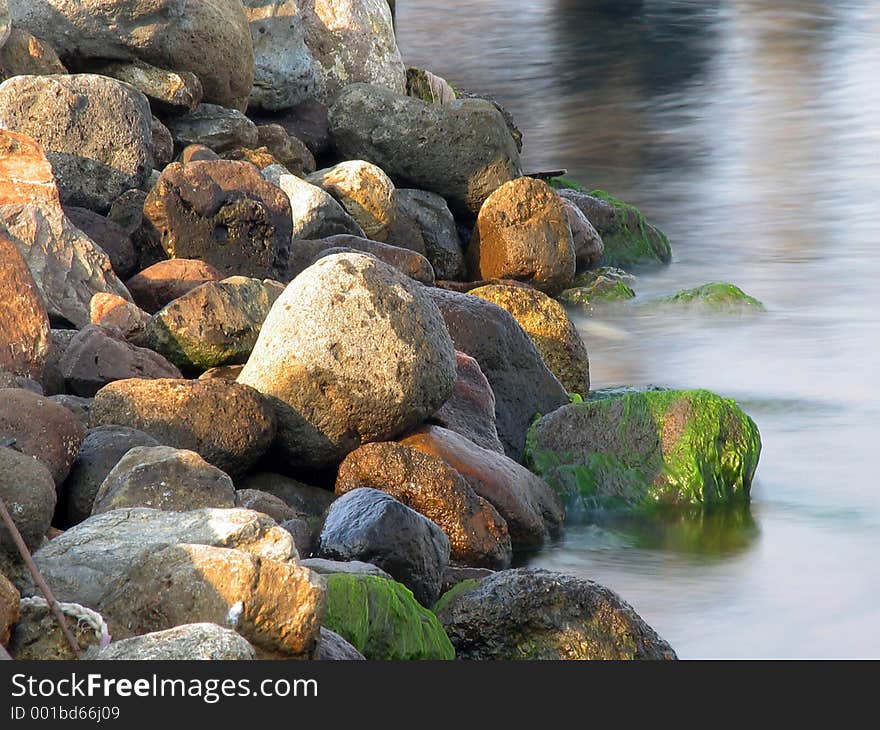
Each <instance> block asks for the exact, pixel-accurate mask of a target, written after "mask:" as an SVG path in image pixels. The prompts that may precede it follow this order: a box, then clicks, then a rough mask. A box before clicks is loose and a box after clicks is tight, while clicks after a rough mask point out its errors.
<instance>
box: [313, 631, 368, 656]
mask: <svg viewBox="0 0 880 730" xmlns="http://www.w3.org/2000/svg"><path fill="white" fill-rule="evenodd" d="M315 659H318V660H321V661H351V660H355V661H363V660H364V659H365V657H364V655H363V654H361V653H360V652H359V651H358V650H357V649H355V648H354V647H353V646H352V645H351V644H349V643H348V642H347V641H346V640H345V639H343V638H342V637H341V636H340V635H339V634H337V633H336V632H335V631H330V629H326V628H324V627H323V626H322V627H321V638H320V639H319V640H318V655H317V656H316V657H315Z"/></svg>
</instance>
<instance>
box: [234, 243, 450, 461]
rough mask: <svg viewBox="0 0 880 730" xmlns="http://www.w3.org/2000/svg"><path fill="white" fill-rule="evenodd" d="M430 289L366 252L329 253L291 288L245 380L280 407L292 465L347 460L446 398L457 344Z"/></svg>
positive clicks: (284, 446) (284, 448)
mask: <svg viewBox="0 0 880 730" xmlns="http://www.w3.org/2000/svg"><path fill="white" fill-rule="evenodd" d="M425 291H426V289H425V288H423V287H421V286H420V285H418V284H415V283H414V282H413V281H412V280H411V279H409V278H408V277H406V276H404V275H403V274H402V273H400V272H399V271H397V270H396V269H394V268H392V267H390V266H388V265H387V264H384V263H382V262H381V261H379V260H378V259H375V258H373V257H372V256H364V255H363V254H337V255H333V256H327V257H326V258H323V259H321V260H320V261H318V263H316V264H315V265H314V266H311V267H309V268H308V269H306V270H305V271H304V272H303V273H302V274H300V275H299V276H298V277H297V278H296V279H295V280H294V281H293V282H291V283H290V284H289V285H288V286H287V288H286V289H285V290H284V293H283V294H282V295H281V296H280V297H279V298H278V300H276V302H275V304H274V305H273V307H272V310H271V311H270V312H269V316H268V317H267V318H266V321H265V322H264V323H263V329H262V330H261V331H260V336H259V338H258V339H257V344H256V346H255V347H254V350H253V353H252V354H251V357H250V358H249V359H248V361H247V364H246V365H245V367H244V370H242V372H241V374H240V375H239V377H238V382H239V383H243V384H245V385H250V386H251V387H253V388H256V389H257V390H259V391H260V392H261V393H263V394H265V395H266V396H268V397H269V400H270V402H271V403H272V404H273V405H274V407H275V410H276V414H277V416H278V436H277V439H276V446H277V447H278V449H279V450H280V452H281V454H283V456H284V458H286V459H287V460H288V463H289V464H291V465H297V466H300V467H305V468H311V469H320V468H322V467H325V466H329V465H332V464H334V463H339V462H340V461H341V460H342V458H343V457H344V456H345V455H346V454H347V453H349V452H350V451H352V450H354V449H356V448H357V447H358V446H359V445H360V444H362V443H366V442H369V441H383V440H387V439H391V438H394V437H395V436H397V435H400V434H401V433H404V432H405V431H407V430H408V429H411V428H412V427H413V426H415V425H417V424H418V423H420V422H421V421H423V420H424V419H425V418H426V417H427V416H429V415H430V414H431V413H433V412H434V411H435V410H436V409H437V408H439V407H440V406H441V405H442V404H443V403H444V402H445V401H446V399H447V398H448V397H449V394H450V392H451V391H452V387H453V385H454V384H455V350H454V349H453V347H452V341H451V340H450V338H449V333H448V332H447V331H446V327H445V326H444V324H443V320H442V318H441V316H440V314H439V312H438V311H437V308H436V306H435V305H434V304H432V303H431V301H430V300H429V298H428V297H427V296H426V294H425Z"/></svg>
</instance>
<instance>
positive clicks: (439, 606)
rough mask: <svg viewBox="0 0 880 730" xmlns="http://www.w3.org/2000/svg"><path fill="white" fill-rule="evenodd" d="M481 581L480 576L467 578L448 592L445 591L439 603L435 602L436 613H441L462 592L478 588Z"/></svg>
mask: <svg viewBox="0 0 880 730" xmlns="http://www.w3.org/2000/svg"><path fill="white" fill-rule="evenodd" d="M479 583H480V579H479V578H468V579H467V580H463V581H461V583H456V584H455V585H454V586H452V588H450V589H449V590H448V591H446V593H444V594H443V595H442V596H440V598H438V599H437V603H435V604H434V613H435V614H438V613H440V612H441V611H442V610H443V609H444V608H446V607H447V606H448V605H449V604H450V603H452V601H454V600H455V599H456V598H457V597H458V596H460V595H461V594H462V593H467V592H468V591H470V590H473V589H474V588H476V587H477V586H478V585H479Z"/></svg>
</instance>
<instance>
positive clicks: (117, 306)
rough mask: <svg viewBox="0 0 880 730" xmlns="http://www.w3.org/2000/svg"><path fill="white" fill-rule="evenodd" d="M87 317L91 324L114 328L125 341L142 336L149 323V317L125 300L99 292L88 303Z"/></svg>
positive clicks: (135, 305)
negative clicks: (120, 333)
mask: <svg viewBox="0 0 880 730" xmlns="http://www.w3.org/2000/svg"><path fill="white" fill-rule="evenodd" d="M89 317H90V319H91V321H92V324H98V325H101V326H102V327H115V328H116V329H118V330H119V331H120V332H122V334H123V336H124V337H125V338H126V339H130V338H135V339H136V338H137V337H138V335H141V334H143V331H144V329H145V328H146V326H147V322H149V321H150V315H149V314H147V313H146V312H145V311H144V310H143V309H141V308H140V307H138V306H137V304H134V303H132V302H130V301H128V300H127V299H123V298H122V297H120V296H117V295H116V294H107V293H105V292H100V293H99V294H95V296H93V297H92V301H91V302H90V303H89Z"/></svg>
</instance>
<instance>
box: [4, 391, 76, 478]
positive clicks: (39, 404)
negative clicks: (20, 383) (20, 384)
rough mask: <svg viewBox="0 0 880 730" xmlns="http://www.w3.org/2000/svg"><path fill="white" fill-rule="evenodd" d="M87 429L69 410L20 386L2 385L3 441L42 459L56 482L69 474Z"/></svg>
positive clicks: (31, 456)
mask: <svg viewBox="0 0 880 730" xmlns="http://www.w3.org/2000/svg"><path fill="white" fill-rule="evenodd" d="M84 436H85V429H84V428H83V427H82V424H80V422H79V421H78V420H77V418H76V416H74V415H73V414H72V413H71V412H70V411H69V410H67V409H66V408H64V407H63V406H60V405H58V404H57V403H53V402H52V401H50V400H49V399H48V398H46V397H45V396H41V395H37V394H36V393H33V392H31V391H29V390H23V389H21V388H4V389H0V443H2V442H3V441H4V440H7V439H11V440H12V441H13V446H14V448H15V450H16V451H20V452H21V453H22V454H25V455H26V456H28V457H30V458H32V459H36V460H37V461H40V462H41V463H43V464H44V465H45V466H46V467H47V468H48V469H49V472H50V474H51V475H52V480H53V481H54V482H55V484H56V485H60V484H61V483H62V482H63V481H64V480H65V478H66V477H67V474H68V472H69V471H70V467H71V465H72V464H73V460H74V459H75V458H76V455H77V453H79V445H80V444H81V443H82V440H83V437H84Z"/></svg>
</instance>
